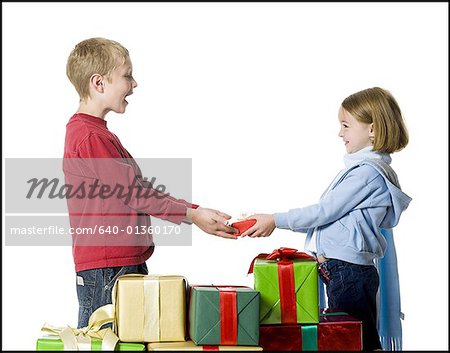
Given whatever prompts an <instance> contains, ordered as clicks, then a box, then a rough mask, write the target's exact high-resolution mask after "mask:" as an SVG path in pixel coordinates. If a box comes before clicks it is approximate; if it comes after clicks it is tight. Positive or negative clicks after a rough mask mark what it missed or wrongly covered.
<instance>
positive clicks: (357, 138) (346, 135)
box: [338, 107, 374, 153]
mask: <svg viewBox="0 0 450 353" xmlns="http://www.w3.org/2000/svg"><path fill="white" fill-rule="evenodd" d="M338 116H339V124H340V125H341V129H340V130H339V137H342V139H343V140H344V143H345V148H346V150H347V153H355V152H358V151H359V150H361V149H363V148H364V147H368V146H372V141H371V137H372V138H373V136H374V135H373V128H372V126H373V124H365V123H362V122H360V121H358V120H357V119H356V118H355V117H354V116H353V115H351V114H350V113H349V112H347V111H346V110H345V109H344V108H342V107H340V109H339V115H338Z"/></svg>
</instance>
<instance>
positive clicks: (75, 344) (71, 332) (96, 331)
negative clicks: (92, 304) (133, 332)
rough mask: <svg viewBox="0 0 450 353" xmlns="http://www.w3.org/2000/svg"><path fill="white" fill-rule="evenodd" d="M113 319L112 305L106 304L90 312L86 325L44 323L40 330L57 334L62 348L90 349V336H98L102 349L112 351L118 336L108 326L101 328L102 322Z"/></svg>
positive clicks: (108, 321) (110, 321) (109, 321)
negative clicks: (62, 325)
mask: <svg viewBox="0 0 450 353" xmlns="http://www.w3.org/2000/svg"><path fill="white" fill-rule="evenodd" d="M113 321H114V307H113V305H112V304H107V305H104V306H102V307H100V308H98V309H97V310H95V311H94V312H93V313H92V315H91V316H90V317H89V322H88V325H87V326H86V327H82V328H72V327H70V326H66V327H54V326H51V325H49V324H47V323H45V324H44V326H43V327H42V329H41V330H42V331H43V332H47V333H51V334H56V335H58V336H59V337H60V338H61V341H62V342H63V344H64V350H91V338H98V339H101V340H102V351H113V350H114V349H115V347H116V345H117V342H119V338H118V337H117V336H116V335H115V334H114V332H113V331H112V330H111V329H110V328H105V329H101V327H102V326H103V325H104V324H107V323H112V322H113Z"/></svg>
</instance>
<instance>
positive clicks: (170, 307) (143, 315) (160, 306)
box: [112, 274, 186, 342]
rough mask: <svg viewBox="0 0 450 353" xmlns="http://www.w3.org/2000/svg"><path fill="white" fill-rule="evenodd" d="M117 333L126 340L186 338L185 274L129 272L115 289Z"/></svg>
mask: <svg viewBox="0 0 450 353" xmlns="http://www.w3.org/2000/svg"><path fill="white" fill-rule="evenodd" d="M112 300H113V305H114V308H115V326H114V332H115V333H116V334H117V335H118V337H119V339H120V340H121V341H123V342H172V341H185V340H186V327H185V325H186V280H185V278H184V277H183V276H157V275H138V274H129V275H124V276H120V277H119V278H118V279H117V281H116V283H115V285H114V288H113V294H112Z"/></svg>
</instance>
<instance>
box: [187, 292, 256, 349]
mask: <svg viewBox="0 0 450 353" xmlns="http://www.w3.org/2000/svg"><path fill="white" fill-rule="evenodd" d="M259 304H260V301H259V292H257V291H255V290H253V289H252V288H249V287H239V286H233V287H225V286H192V287H191V291H190V302H189V334H190V339H191V340H192V341H194V343H195V344H197V345H233V346H237V345H241V346H258V342H259Z"/></svg>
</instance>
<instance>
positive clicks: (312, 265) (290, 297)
mask: <svg viewBox="0 0 450 353" xmlns="http://www.w3.org/2000/svg"><path fill="white" fill-rule="evenodd" d="M317 271H318V266H317V261H316V260H315V259H314V258H313V257H312V256H309V255H308V254H305V253H302V252H298V251H297V250H296V249H290V248H280V249H276V250H274V251H273V252H272V253H271V254H259V255H258V256H257V257H255V259H254V260H253V261H252V264H251V265H250V269H249V273H251V272H253V273H254V288H255V290H257V291H259V292H260V293H261V307H260V324H261V325H269V324H317V323H318V322H319V294H318V272H317Z"/></svg>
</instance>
